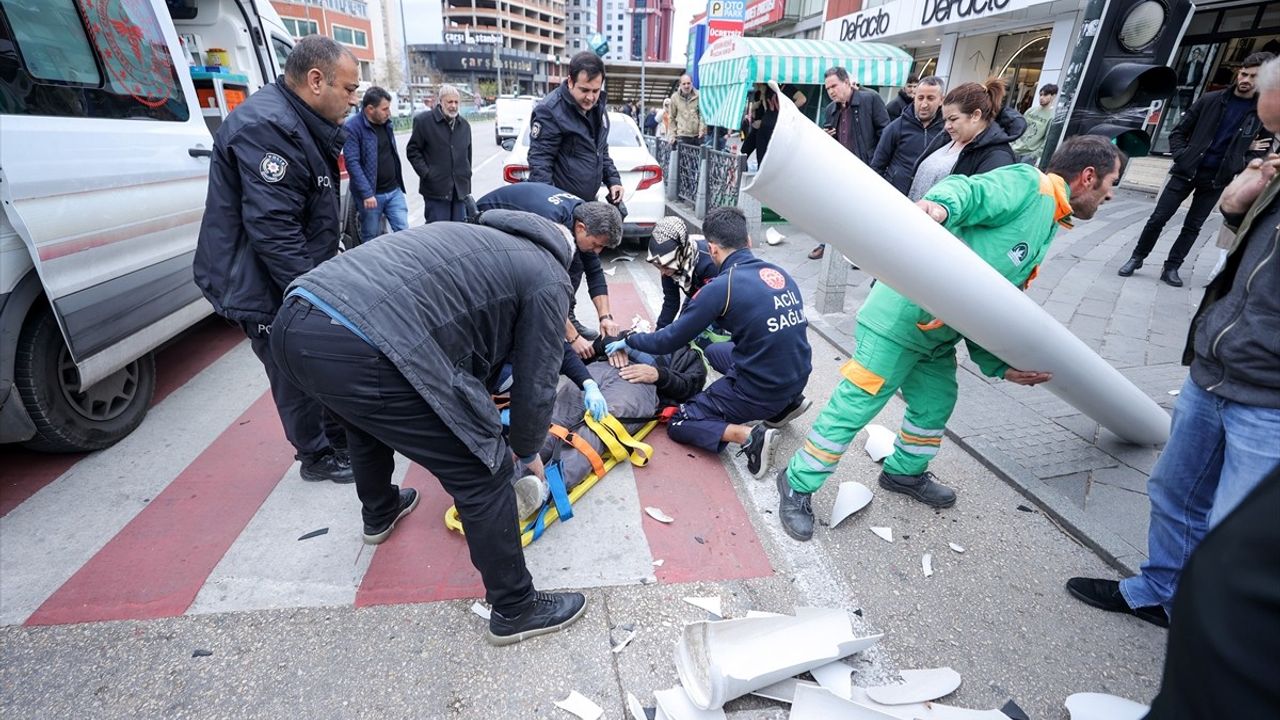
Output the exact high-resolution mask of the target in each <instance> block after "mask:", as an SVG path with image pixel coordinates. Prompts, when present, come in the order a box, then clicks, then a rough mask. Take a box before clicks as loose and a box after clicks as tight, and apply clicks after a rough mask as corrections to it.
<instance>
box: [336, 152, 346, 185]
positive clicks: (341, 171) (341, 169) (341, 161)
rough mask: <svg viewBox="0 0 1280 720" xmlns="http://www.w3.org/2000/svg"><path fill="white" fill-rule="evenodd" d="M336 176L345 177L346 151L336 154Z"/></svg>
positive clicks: (344, 178)
mask: <svg viewBox="0 0 1280 720" xmlns="http://www.w3.org/2000/svg"><path fill="white" fill-rule="evenodd" d="M338 177H339V178H341V179H343V180H346V179H347V154H346V153H341V154H339V155H338Z"/></svg>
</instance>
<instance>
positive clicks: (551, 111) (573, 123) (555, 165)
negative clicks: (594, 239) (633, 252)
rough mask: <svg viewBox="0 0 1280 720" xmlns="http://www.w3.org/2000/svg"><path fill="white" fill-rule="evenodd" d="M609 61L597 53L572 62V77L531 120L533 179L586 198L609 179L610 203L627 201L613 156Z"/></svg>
mask: <svg viewBox="0 0 1280 720" xmlns="http://www.w3.org/2000/svg"><path fill="white" fill-rule="evenodd" d="M603 87H604V62H603V61H601V60H600V58H599V57H597V56H596V54H595V53H592V52H585V51H584V52H580V53H578V54H577V55H574V56H573V59H572V60H570V61H569V78H568V79H567V80H565V81H564V84H562V85H561V86H560V87H558V88H556V89H555V90H553V91H551V93H550V94H549V95H547V96H546V97H545V98H543V99H542V101H541V102H539V103H538V104H537V105H535V106H534V108H533V118H532V119H531V120H530V122H529V180H530V181H531V182H540V183H547V184H548V185H554V186H556V187H558V188H560V189H561V190H564V191H566V192H571V193H573V194H574V195H577V196H578V197H579V198H582V199H583V200H588V201H590V200H595V199H596V193H597V192H599V190H600V185H601V183H603V184H604V185H605V186H606V187H608V188H609V202H611V203H613V204H615V205H616V204H617V203H619V202H621V201H622V194H623V188H622V178H621V176H620V175H618V169H617V168H616V167H614V165H613V159H612V158H610V157H609V115H608V113H607V112H606V111H605V100H604V93H603V92H602V88H603Z"/></svg>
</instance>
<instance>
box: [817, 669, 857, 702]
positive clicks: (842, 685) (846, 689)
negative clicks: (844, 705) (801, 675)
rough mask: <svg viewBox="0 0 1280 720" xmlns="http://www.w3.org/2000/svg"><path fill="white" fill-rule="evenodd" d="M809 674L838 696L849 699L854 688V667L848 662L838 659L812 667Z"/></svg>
mask: <svg viewBox="0 0 1280 720" xmlns="http://www.w3.org/2000/svg"><path fill="white" fill-rule="evenodd" d="M809 674H810V675H812V676H813V679H814V680H817V681H818V684H819V685H821V686H822V687H823V688H825V689H827V690H829V691H830V692H831V693H832V694H834V695H835V696H836V697H841V698H844V699H845V700H848V699H849V693H850V692H852V690H853V668H852V667H850V666H849V664H848V663H846V662H841V661H839V660H836V661H835V662H829V663H827V664H826V665H819V666H818V667H816V668H812V669H810V670H809Z"/></svg>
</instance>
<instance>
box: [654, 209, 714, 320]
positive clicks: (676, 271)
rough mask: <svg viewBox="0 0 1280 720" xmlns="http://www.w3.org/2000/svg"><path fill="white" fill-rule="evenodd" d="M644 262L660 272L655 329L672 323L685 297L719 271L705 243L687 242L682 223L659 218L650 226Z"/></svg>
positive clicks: (695, 291) (682, 306)
mask: <svg viewBox="0 0 1280 720" xmlns="http://www.w3.org/2000/svg"><path fill="white" fill-rule="evenodd" d="M648 259H649V264H650V265H653V266H654V267H656V268H658V272H660V273H662V312H661V313H660V314H659V315H658V322H657V323H656V324H655V325H654V329H656V330H661V329H662V328H664V327H666V326H668V325H670V324H671V323H672V322H674V321H675V319H676V316H677V315H679V314H680V311H681V310H682V309H683V308H684V305H685V304H686V303H688V302H689V298H691V297H693V296H694V294H695V293H697V292H698V290H699V289H700V288H701V287H702V286H703V285H706V284H707V283H708V282H710V281H711V278H714V277H715V276H716V275H717V274H718V273H719V272H720V271H719V268H717V267H716V264H715V262H714V261H712V259H711V253H710V251H709V250H708V249H707V241H706V240H698V241H696V242H695V241H693V240H692V239H690V238H689V230H688V228H687V227H686V226H685V224H684V220H681V219H680V218H678V217H665V218H662V219H661V220H659V221H658V223H657V224H656V225H654V226H653V235H652V236H651V237H650V238H649V258H648ZM682 297H683V300H682V299H681V298H682Z"/></svg>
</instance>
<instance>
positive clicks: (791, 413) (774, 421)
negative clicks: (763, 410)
mask: <svg viewBox="0 0 1280 720" xmlns="http://www.w3.org/2000/svg"><path fill="white" fill-rule="evenodd" d="M812 404H813V402H812V401H811V400H809V398H807V397H805V396H804V395H801V396H800V397H798V398H796V399H795V400H792V401H791V404H790V405H788V406H786V407H785V408H783V409H782V412H780V413H778V414H777V415H774V416H773V417H771V418H769V419H768V420H765V421H764V426H765V427H767V428H780V427H784V426H786V425H787V424H788V423H790V422H791V421H792V420H795V419H796V418H798V417H800V416H801V415H803V414H805V412H806V411H807V410H808V409H809V406H810V405H812Z"/></svg>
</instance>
